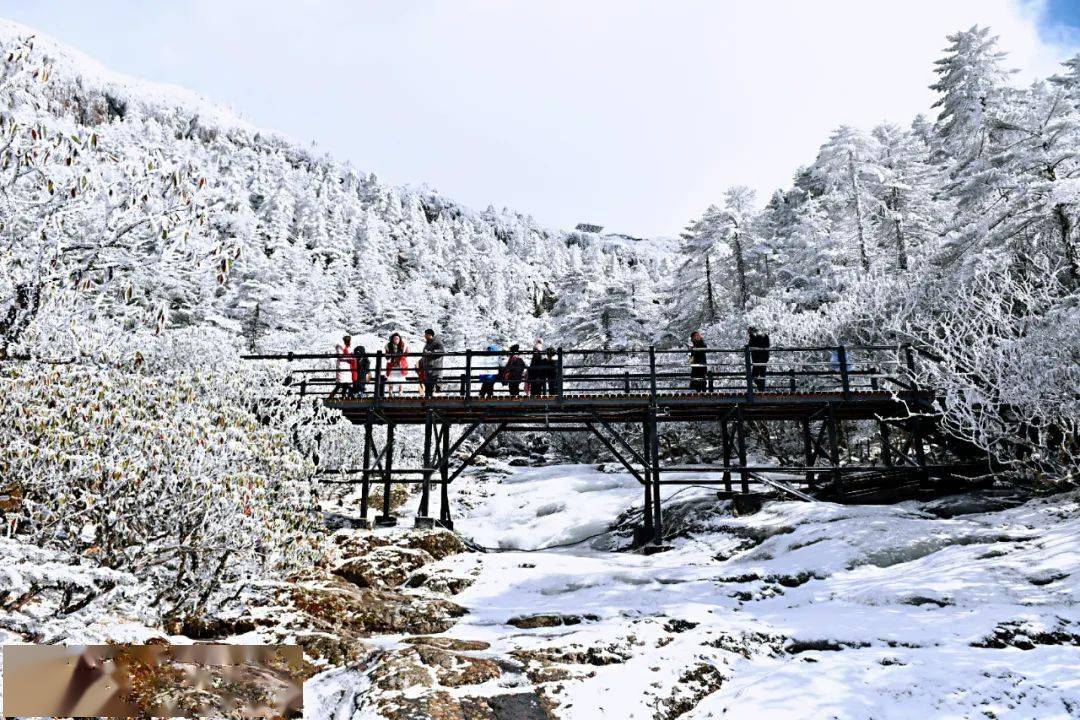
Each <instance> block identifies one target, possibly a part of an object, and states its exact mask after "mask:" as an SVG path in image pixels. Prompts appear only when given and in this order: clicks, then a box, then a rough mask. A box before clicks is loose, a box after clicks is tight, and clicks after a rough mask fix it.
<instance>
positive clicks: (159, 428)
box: [0, 363, 317, 614]
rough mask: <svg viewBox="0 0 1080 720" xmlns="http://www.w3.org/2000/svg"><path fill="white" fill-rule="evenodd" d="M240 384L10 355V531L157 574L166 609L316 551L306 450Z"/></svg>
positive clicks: (6, 436) (182, 607) (3, 462)
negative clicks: (258, 411)
mask: <svg viewBox="0 0 1080 720" xmlns="http://www.w3.org/2000/svg"><path fill="white" fill-rule="evenodd" d="M228 377H230V375H229V374H228V373H226V374H224V378H228ZM244 391H245V390H244V388H243V386H242V384H240V383H237V382H233V383H231V384H230V383H229V382H228V381H227V380H226V379H223V376H222V375H213V376H212V375H210V374H209V373H207V372H205V371H202V372H191V371H186V370H183V369H175V370H164V369H159V370H156V371H154V372H142V371H138V370H137V371H130V370H124V369H112V368H98V367H92V366H86V365H76V364H70V363H69V364H56V365H47V364H41V363H19V364H7V365H5V366H3V372H2V375H0V444H2V445H3V446H4V448H5V451H4V454H3V456H2V457H0V478H2V480H0V483H2V485H3V487H0V492H3V494H4V495H5V496H7V497H8V501H7V503H6V504H5V506H4V508H3V510H4V512H3V517H4V520H5V525H6V528H5V532H6V533H8V534H17V535H19V536H20V537H22V538H24V539H29V540H32V541H33V542H35V543H37V544H39V545H41V546H45V547H53V548H57V549H60V550H64V551H68V552H72V553H75V554H78V555H81V556H83V557H85V558H88V559H91V560H93V561H96V562H98V563H100V564H102V565H104V566H107V567H112V568H119V569H124V570H125V571H128V572H132V573H134V574H135V575H136V576H139V577H143V578H147V579H150V580H152V581H153V584H154V586H155V587H156V588H157V589H158V593H159V595H158V597H157V598H155V604H158V603H160V606H159V608H160V611H161V612H162V613H163V614H169V613H172V612H177V611H191V610H193V609H195V608H197V607H199V606H201V605H203V604H204V603H206V602H207V600H208V599H209V598H210V597H211V594H212V593H213V592H215V591H216V590H219V589H220V588H222V587H223V586H225V585H228V584H230V583H234V582H236V581H238V580H242V579H244V578H247V577H251V576H253V575H257V574H260V573H263V572H273V571H280V570H286V571H287V570H289V569H292V568H296V567H298V566H300V565H302V564H303V563H305V562H308V561H309V560H310V558H311V557H312V550H313V549H314V545H313V538H314V537H317V536H315V535H314V534H313V533H312V529H313V523H312V519H313V518H312V513H311V510H312V503H311V499H310V498H309V497H308V495H307V493H306V492H305V491H304V488H305V484H304V483H302V482H300V481H301V480H302V479H303V478H305V477H306V475H307V474H309V473H310V466H309V462H308V461H307V460H306V459H305V458H304V457H303V456H302V455H300V454H299V453H298V452H297V451H296V450H295V449H294V448H293V446H292V443H291V442H290V440H289V438H288V437H286V436H285V434H284V433H283V431H282V430H280V429H277V428H275V427H272V426H268V425H263V424H262V423H261V422H259V420H258V418H257V417H255V416H254V415H253V414H252V413H250V412H247V411H245V410H244V409H243V407H242V400H243V397H242V395H243V393H244Z"/></svg>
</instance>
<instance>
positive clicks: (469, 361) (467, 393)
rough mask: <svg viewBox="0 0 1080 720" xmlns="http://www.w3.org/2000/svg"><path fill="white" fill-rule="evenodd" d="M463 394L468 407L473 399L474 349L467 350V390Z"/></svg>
mask: <svg viewBox="0 0 1080 720" xmlns="http://www.w3.org/2000/svg"><path fill="white" fill-rule="evenodd" d="M462 395H464V396H465V405H466V407H467V406H468V405H470V404H471V403H470V400H471V399H472V350H466V351H465V392H464V393H462Z"/></svg>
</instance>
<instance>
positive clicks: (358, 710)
mask: <svg viewBox="0 0 1080 720" xmlns="http://www.w3.org/2000/svg"><path fill="white" fill-rule="evenodd" d="M675 493H678V494H677V496H676V495H675ZM667 494H668V495H670V496H671V499H670V500H669V501H668V502H667V503H666V504H665V507H666V509H667V511H668V518H669V523H670V526H671V527H672V528H673V529H677V530H678V531H679V537H678V538H676V539H674V540H672V541H671V543H670V544H671V545H672V546H673V547H672V549H671V550H670V551H668V552H665V553H661V554H657V555H652V556H644V555H639V554H636V553H632V552H624V551H615V550H614V548H616V547H618V546H620V545H623V544H625V542H626V537H625V533H624V532H622V531H617V532H614V533H610V534H606V533H604V531H605V530H606V528H607V527H608V525H609V524H610V523H611V522H612V521H613V520H615V519H616V518H621V522H622V524H623V525H622V529H623V530H625V528H627V527H628V526H629V523H630V522H632V521H633V520H634V519H635V518H634V516H633V508H635V507H636V506H637V504H638V503H639V501H640V492H639V489H638V486H637V485H636V483H635V481H634V480H633V479H632V478H629V477H628V476H626V475H624V474H617V473H605V472H600V471H597V470H596V469H595V468H594V467H593V466H567V465H564V466H552V467H544V468H510V467H508V466H506V465H505V464H503V463H502V462H501V461H490V462H489V464H488V466H487V467H486V468H480V469H477V470H474V471H472V472H470V474H469V475H467V476H465V477H464V478H463V482H460V483H458V487H457V489H456V490H455V492H454V494H453V496H452V500H453V503H454V507H455V513H456V515H457V516H458V517H459V519H458V521H457V527H458V530H459V531H460V533H461V534H462V535H463V536H465V537H467V538H469V539H470V540H471V541H473V542H475V543H477V544H479V545H483V546H487V547H489V548H501V549H502V550H503V551H502V552H486V553H480V552H472V551H463V550H465V548H464V547H463V546H462V545H461V543H460V542H458V541H457V540H456V539H455V538H454V537H453V536H452V535H449V534H448V533H442V532H426V533H424V532H416V531H412V530H408V529H405V528H399V529H391V530H379V531H376V532H374V533H369V532H366V531H359V530H340V531H338V532H337V533H335V535H334V537H333V544H334V547H335V551H334V557H332V558H330V559H329V560H328V562H327V563H326V564H324V565H323V566H320V567H317V568H313V569H312V570H311V572H310V574H307V575H305V576H303V577H300V578H296V579H294V580H292V581H290V582H267V583H265V584H256V586H254V587H253V588H252V589H250V590H249V591H248V592H247V593H246V595H245V596H244V597H243V598H241V602H240V603H239V605H237V606H236V607H235V608H234V609H233V610H232V611H230V612H227V613H225V614H223V616H222V618H219V619H217V620H215V623H216V624H217V625H218V626H219V627H217V629H216V631H215V629H214V628H213V627H211V628H209V629H208V628H207V627H202V628H194V629H193V628H191V627H187V628H171V630H172V632H174V633H177V634H175V635H169V634H167V633H166V632H165V631H164V630H163V629H159V628H155V627H154V626H153V622H152V620H151V619H150V618H149V616H148V614H147V612H146V607H145V597H146V596H147V595H148V591H147V589H146V588H144V587H141V586H140V585H139V584H138V582H136V581H135V580H134V579H133V578H131V577H130V576H126V575H125V574H123V573H116V572H112V571H102V570H93V569H90V568H87V567H85V566H83V567H78V566H75V565H73V564H70V561H66V560H65V559H64V558H62V557H60V556H58V555H56V554H53V553H49V552H46V551H41V550H36V549H33V548H28V547H27V546H25V545H19V544H18V543H14V542H12V541H10V540H0V586H2V587H3V588H8V590H7V592H6V595H5V594H3V593H0V595H3V597H2V598H0V599H3V600H4V603H5V604H6V605H5V606H6V607H7V608H8V609H7V610H5V611H4V612H0V641H3V642H27V641H30V642H66V643H78V642H103V641H106V640H114V641H133V642H145V641H146V640H148V639H150V638H166V639H168V640H170V641H172V642H191V641H192V638H193V637H196V636H198V637H200V638H203V639H212V638H221V639H226V640H228V641H231V642H242V643H267V642H290V643H291V642H299V643H301V644H303V645H304V647H305V649H306V650H307V651H308V654H309V656H310V657H312V658H314V659H315V662H316V665H313V666H312V667H311V668H310V671H309V672H308V675H313V677H312V678H311V679H310V680H309V681H308V683H307V685H306V699H305V700H306V708H305V716H306V717H309V718H320V719H322V718H334V719H335V720H338V719H340V720H346V719H352V720H374V719H376V718H390V719H391V720H404V719H409V720H423V719H424V718H435V719H437V720H481V719H482V720H541V719H547V718H558V719H560V720H567V719H573V720H591V719H592V718H628V719H629V718H638V719H640V718H647V719H649V720H655V719H660V720H672V719H674V718H686V719H687V720H693V719H701V718H752V719H753V720H763V719H766V718H852V719H855V718H874V719H875V720H882V719H886V718H897V719H900V718H903V719H904V720H908V719H909V718H938V717H948V718H968V717H971V718H1068V717H1080V671H1078V669H1080V608H1078V605H1077V600H1078V597H1080V493H1072V494H1069V495H1059V496H1056V497H1052V498H1046V499H1038V500H1031V501H1029V502H1027V503H1026V504H1023V505H1019V506H1010V503H1008V502H1005V501H1002V499H1001V498H1000V497H995V496H992V495H970V496H960V497H954V498H945V499H942V500H937V501H934V502H928V503H915V502H911V503H904V504H900V505H895V506H884V507H871V506H861V507H844V506H839V505H832V504H827V503H818V504H810V503H802V502H771V503H767V504H766V506H765V507H764V509H763V510H762V511H761V512H760V513H758V514H756V515H752V516H747V517H742V518H738V517H733V516H732V515H731V513H730V510H729V508H728V507H727V505H726V504H725V503H722V502H719V501H717V500H716V499H715V494H714V493H713V492H711V491H709V490H707V489H702V488H690V489H681V490H680V489H674V490H671V491H668V492H667ZM412 507H413V502H412V501H410V502H409V503H408V505H407V506H403V508H402V510H401V512H402V520H403V523H402V524H403V525H405V524H407V522H406V521H407V519H408V518H407V515H408V512H409V511H410V510H411V508H412ZM598 533H599V535H597V534H598ZM594 535H597V537H595V538H593V539H590V540H588V541H586V542H584V543H581V544H579V545H575V546H573V547H569V548H565V549H555V550H537V549H536V548H543V547H546V546H550V545H555V544H562V543H567V542H573V541H575V540H581V539H583V538H587V537H590V536H594ZM64 585H70V586H71V587H74V588H77V590H76V591H74V594H73V595H72V598H73V600H71V599H69V601H68V602H70V603H71V604H72V607H71V608H69V609H68V611H67V612H63V613H59V614H58V613H57V610H58V607H57V606H56V603H57V602H60V600H57V598H59V597H61V596H60V594H59V593H53V594H52V595H49V594H44V595H42V596H41V597H40V598H35V599H33V600H29V601H26V602H21V601H18V602H17V599H18V598H20V597H22V596H23V595H24V594H25V592H26V590H27V588H31V587H35V586H36V587H51V586H57V587H60V586H64ZM83 593H85V597H87V598H91V597H93V598H95V599H92V601H90V602H89V603H88V604H86V605H85V607H79V605H80V602H79V598H80V597H83V595H82V594H83ZM5 598H6V599H5ZM49 598H52V599H51V600H50V599H49ZM327 668H329V669H327Z"/></svg>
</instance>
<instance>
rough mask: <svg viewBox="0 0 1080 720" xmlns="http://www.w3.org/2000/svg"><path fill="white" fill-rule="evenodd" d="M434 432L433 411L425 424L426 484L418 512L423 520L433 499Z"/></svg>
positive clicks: (429, 411) (421, 492)
mask: <svg viewBox="0 0 1080 720" xmlns="http://www.w3.org/2000/svg"><path fill="white" fill-rule="evenodd" d="M434 432H435V428H434V416H433V415H432V412H431V410H428V411H427V417H426V421H425V422H424V482H423V485H422V486H421V488H420V507H419V509H418V510H417V511H416V515H417V517H421V518H426V517H428V507H429V502H430V499H431V440H432V435H433V434H434Z"/></svg>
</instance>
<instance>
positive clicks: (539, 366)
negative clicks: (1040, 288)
mask: <svg viewBox="0 0 1080 720" xmlns="http://www.w3.org/2000/svg"><path fill="white" fill-rule="evenodd" d="M543 350H544V343H542V342H540V341H539V340H537V341H536V346H535V347H534V348H533V354H532V359H531V360H530V361H529V396H530V397H540V396H541V395H548V394H550V391H549V390H548V386H549V384H550V383H551V380H552V376H553V375H554V373H555V363H553V362H552V361H551V357H550V356H549V355H545V354H544V352H543Z"/></svg>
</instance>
